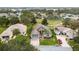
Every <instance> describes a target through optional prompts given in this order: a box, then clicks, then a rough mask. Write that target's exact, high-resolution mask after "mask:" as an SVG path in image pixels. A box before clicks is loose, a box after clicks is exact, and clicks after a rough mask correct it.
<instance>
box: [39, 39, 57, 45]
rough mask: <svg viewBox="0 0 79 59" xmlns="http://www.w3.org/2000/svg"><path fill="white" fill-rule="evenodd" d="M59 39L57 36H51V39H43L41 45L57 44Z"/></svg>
mask: <svg viewBox="0 0 79 59" xmlns="http://www.w3.org/2000/svg"><path fill="white" fill-rule="evenodd" d="M56 44H57V40H56V38H50V39H41V40H40V45H56Z"/></svg>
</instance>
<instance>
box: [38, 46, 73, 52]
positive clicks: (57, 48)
mask: <svg viewBox="0 0 79 59" xmlns="http://www.w3.org/2000/svg"><path fill="white" fill-rule="evenodd" d="M37 48H38V49H39V50H40V51H72V48H70V47H62V46H44V45H42V46H39V47H37Z"/></svg>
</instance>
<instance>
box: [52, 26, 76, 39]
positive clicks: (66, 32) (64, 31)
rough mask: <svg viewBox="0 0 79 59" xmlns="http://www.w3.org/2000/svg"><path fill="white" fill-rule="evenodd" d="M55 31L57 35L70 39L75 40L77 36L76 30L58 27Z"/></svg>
mask: <svg viewBox="0 0 79 59" xmlns="http://www.w3.org/2000/svg"><path fill="white" fill-rule="evenodd" d="M54 31H55V33H56V34H57V35H66V36H67V38H68V39H73V38H74V37H76V36H77V33H76V32H75V31H74V30H72V29H70V28H67V27H56V28H55V30H54Z"/></svg>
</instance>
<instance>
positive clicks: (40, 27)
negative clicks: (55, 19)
mask: <svg viewBox="0 0 79 59" xmlns="http://www.w3.org/2000/svg"><path fill="white" fill-rule="evenodd" d="M36 29H37V31H38V32H40V35H41V36H43V37H45V38H50V37H51V36H52V33H51V30H50V29H49V28H48V27H47V26H44V25H42V24H38V25H37V27H36ZM41 31H43V33H41Z"/></svg>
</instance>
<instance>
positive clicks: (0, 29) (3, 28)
mask: <svg viewBox="0 0 79 59" xmlns="http://www.w3.org/2000/svg"><path fill="white" fill-rule="evenodd" d="M4 30H6V28H5V27H1V26H0V34H1V33H2V32H3V31H4Z"/></svg>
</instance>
